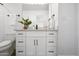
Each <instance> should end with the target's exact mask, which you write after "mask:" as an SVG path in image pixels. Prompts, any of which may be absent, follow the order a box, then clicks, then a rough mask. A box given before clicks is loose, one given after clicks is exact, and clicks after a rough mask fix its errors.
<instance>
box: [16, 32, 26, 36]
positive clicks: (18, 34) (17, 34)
mask: <svg viewBox="0 0 79 59" xmlns="http://www.w3.org/2000/svg"><path fill="white" fill-rule="evenodd" d="M16 36H25V32H16Z"/></svg>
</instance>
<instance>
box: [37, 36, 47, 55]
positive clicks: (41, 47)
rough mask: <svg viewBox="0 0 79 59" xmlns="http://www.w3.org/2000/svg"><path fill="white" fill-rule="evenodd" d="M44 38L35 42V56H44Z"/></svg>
mask: <svg viewBox="0 0 79 59" xmlns="http://www.w3.org/2000/svg"><path fill="white" fill-rule="evenodd" d="M45 41H46V40H45V38H44V37H43V38H42V37H40V38H39V39H38V40H37V55H38V56H45V55H46V42H45Z"/></svg>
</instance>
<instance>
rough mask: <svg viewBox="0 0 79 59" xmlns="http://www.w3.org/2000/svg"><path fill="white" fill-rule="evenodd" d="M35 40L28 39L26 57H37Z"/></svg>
mask: <svg viewBox="0 0 79 59" xmlns="http://www.w3.org/2000/svg"><path fill="white" fill-rule="evenodd" d="M34 45H35V40H34V39H32V38H26V55H27V56H35V46H34Z"/></svg>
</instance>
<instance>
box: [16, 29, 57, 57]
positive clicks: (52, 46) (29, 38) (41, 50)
mask: <svg viewBox="0 0 79 59" xmlns="http://www.w3.org/2000/svg"><path fill="white" fill-rule="evenodd" d="M56 41H57V31H54V30H53V31H52V30H47V31H46V30H27V31H17V33H16V55H17V56H55V55H56Z"/></svg>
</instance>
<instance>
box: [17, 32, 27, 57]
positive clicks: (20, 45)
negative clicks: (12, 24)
mask: <svg viewBox="0 0 79 59" xmlns="http://www.w3.org/2000/svg"><path fill="white" fill-rule="evenodd" d="M25 39H26V38H25V32H24V31H19V32H18V31H17V32H16V55H17V56H25Z"/></svg>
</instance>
